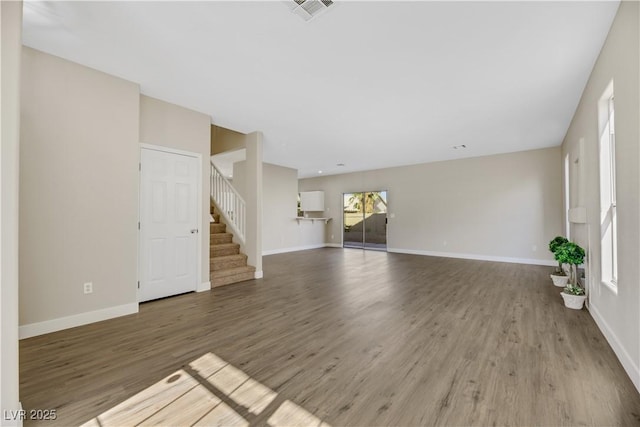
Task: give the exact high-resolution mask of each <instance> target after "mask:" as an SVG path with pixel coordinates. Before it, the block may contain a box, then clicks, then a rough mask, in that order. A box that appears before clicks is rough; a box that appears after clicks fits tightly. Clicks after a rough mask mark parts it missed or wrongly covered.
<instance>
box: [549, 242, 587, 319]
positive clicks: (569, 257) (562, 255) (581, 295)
mask: <svg viewBox="0 0 640 427" xmlns="http://www.w3.org/2000/svg"><path fill="white" fill-rule="evenodd" d="M555 258H556V260H557V261H558V262H560V263H563V264H569V284H568V285H567V286H566V287H565V288H564V290H563V291H562V292H561V293H560V295H562V299H564V305H565V306H566V307H569V308H573V309H576V310H580V309H581V308H582V305H583V304H584V300H585V299H586V298H587V296H586V295H585V292H584V289H583V288H581V287H580V286H578V274H577V268H578V265H580V264H582V263H583V262H584V249H582V248H581V247H580V246H578V245H577V244H575V243H573V242H567V243H564V244H562V245H560V246H559V247H558V248H557V249H556V252H555Z"/></svg>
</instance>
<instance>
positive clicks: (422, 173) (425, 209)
mask: <svg viewBox="0 0 640 427" xmlns="http://www.w3.org/2000/svg"><path fill="white" fill-rule="evenodd" d="M560 173H561V160H560V149H559V148H549V149H543V150H534V151H526V152H520V153H512V154H502V155H495V156H487V157H477V158H470V159H463V160H452V161H446V162H437V163H428V164H420V165H413V166H404V167H397V168H389V169H380V170H373V171H367V172H358V173H351V174H344V175H333V176H326V177H322V178H312V179H302V180H300V184H299V189H300V191H312V190H324V191H325V212H324V216H327V217H332V218H333V221H331V222H330V223H329V227H328V228H327V236H326V239H327V242H328V243H330V244H340V243H341V237H342V236H341V233H342V218H341V215H342V193H346V192H359V191H374V190H387V191H388V192H389V193H388V205H389V213H390V216H389V223H388V229H387V236H388V248H389V250H392V251H400V252H407V253H422V254H433V255H444V256H455V257H470V258H479V259H496V260H504V261H514V262H529V263H542V264H545V263H547V264H553V259H552V257H551V255H550V253H549V252H548V250H547V243H548V242H549V240H551V238H553V237H554V236H555V235H557V234H559V233H560V232H561V230H562V221H561V214H562V200H561V191H562V190H561V185H560V183H561V182H562V180H561V177H560ZM391 215H393V217H391Z"/></svg>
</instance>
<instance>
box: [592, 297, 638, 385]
mask: <svg viewBox="0 0 640 427" xmlns="http://www.w3.org/2000/svg"><path fill="white" fill-rule="evenodd" d="M589 313H591V317H593V320H595V322H596V325H598V328H600V332H602V335H604V337H605V338H606V339H607V342H608V343H609V345H610V346H611V348H612V349H613V352H614V353H615V354H616V356H617V357H618V360H619V361H620V363H622V367H623V368H624V370H625V371H626V372H627V375H629V378H631V381H632V382H633V385H635V386H636V390H638V392H640V369H639V368H638V365H636V363H635V361H634V360H633V358H632V357H631V356H629V353H627V351H626V350H625V348H624V346H623V345H622V343H621V342H620V340H619V339H618V337H617V336H616V334H615V333H614V332H613V330H612V329H611V327H610V326H609V324H608V323H607V321H606V320H605V319H604V317H603V316H602V315H601V314H600V312H599V311H598V308H597V307H596V306H595V305H594V304H590V305H589Z"/></svg>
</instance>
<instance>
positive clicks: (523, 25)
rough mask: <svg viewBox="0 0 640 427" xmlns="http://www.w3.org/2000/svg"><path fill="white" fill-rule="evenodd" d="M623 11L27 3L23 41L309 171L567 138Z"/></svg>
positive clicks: (501, 5) (606, 6)
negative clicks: (312, 14)
mask: <svg viewBox="0 0 640 427" xmlns="http://www.w3.org/2000/svg"><path fill="white" fill-rule="evenodd" d="M618 4H619V3H618V2H617V1H607V2H593V1H586V2H582V1H572V2H546V1H540V2H426V1H422V2H421V1H415V2H397V1H377V2H355V1H353V2H352V1H340V0H338V1H337V2H336V3H335V5H334V6H332V7H331V9H329V10H328V11H326V13H324V14H322V15H320V16H318V17H317V18H316V19H314V20H312V21H310V22H304V21H303V20H302V19H301V18H299V17H298V16H296V15H294V14H292V13H291V12H290V8H289V6H288V3H285V2H283V1H262V2H211V1H210V2H26V3H25V8H24V9H25V10H24V36H23V38H24V44H25V45H27V46H30V47H33V48H36V49H39V50H42V51H45V52H48V53H51V54H53V55H57V56H61V57H63V58H66V59H69V60H71V61H75V62H78V63H81V64H84V65H87V66H89V67H93V68H96V69H98V70H101V71H104V72H106V73H109V74H112V75H116V76H119V77H122V78H125V79H127V80H131V81H134V82H137V83H140V87H141V91H142V93H144V94H146V95H149V96H152V97H156V98H159V99H163V100H166V101H169V102H173V103H176V104H178V105H182V106H185V107H188V108H192V109H194V110H198V111H201V112H204V113H206V114H209V115H210V116H211V118H212V123H214V124H217V125H219V126H223V127H226V128H230V129H234V130H237V131H240V132H245V133H248V132H252V131H256V130H260V131H262V132H264V160H265V161H267V162H269V163H274V164H279V165H283V166H288V167H293V168H296V169H298V171H299V176H300V177H309V176H317V174H318V171H319V170H322V171H323V172H324V173H325V174H332V173H343V172H349V171H356V170H367V169H375V168H381V167H388V166H396V165H405V164H414V163H422V162H431V161H437V160H445V159H453V158H461V157H472V156H481V155H488V154H495V153H504V152H513V151H522V150H529V149H535V148H542V147H551V146H557V145H559V144H560V143H561V142H562V139H563V137H564V135H565V132H566V130H567V128H568V126H569V122H570V120H571V118H572V116H573V113H574V111H575V108H576V106H577V104H578V101H579V99H580V96H581V94H582V90H583V88H584V86H585V83H586V81H587V78H588V77H589V73H590V72H591V69H592V67H593V64H594V62H595V59H596V57H597V55H598V53H599V51H600V48H601V47H602V44H603V42H604V39H605V37H606V35H607V32H608V30H609V28H610V26H611V22H612V20H613V17H614V15H615V12H616V10H617V8H618ZM460 144H465V145H466V146H467V147H468V148H466V149H464V150H453V149H452V147H453V146H455V145H460ZM337 163H344V164H345V166H343V167H338V166H336V164H337Z"/></svg>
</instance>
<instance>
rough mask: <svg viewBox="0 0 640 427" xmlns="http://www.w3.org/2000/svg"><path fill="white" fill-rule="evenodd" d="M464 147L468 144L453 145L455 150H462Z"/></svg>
mask: <svg viewBox="0 0 640 427" xmlns="http://www.w3.org/2000/svg"><path fill="white" fill-rule="evenodd" d="M463 148H467V146H466V145H464V144H462V145H454V147H453V149H454V150H462V149H463Z"/></svg>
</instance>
